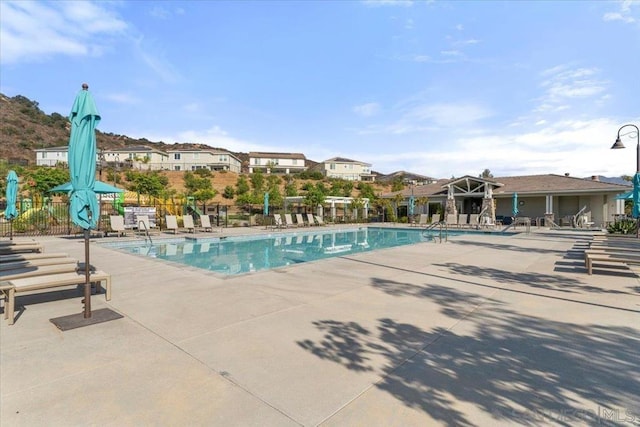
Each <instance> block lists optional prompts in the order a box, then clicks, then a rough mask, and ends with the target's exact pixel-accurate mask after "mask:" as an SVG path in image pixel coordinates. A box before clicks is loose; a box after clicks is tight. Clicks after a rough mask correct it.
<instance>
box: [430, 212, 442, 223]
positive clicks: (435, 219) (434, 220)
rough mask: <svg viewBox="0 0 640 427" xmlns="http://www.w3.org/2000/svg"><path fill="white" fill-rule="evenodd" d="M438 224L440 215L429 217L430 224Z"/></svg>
mask: <svg viewBox="0 0 640 427" xmlns="http://www.w3.org/2000/svg"><path fill="white" fill-rule="evenodd" d="M438 222H440V214H437V213H435V214H433V215H431V224H437V223H438Z"/></svg>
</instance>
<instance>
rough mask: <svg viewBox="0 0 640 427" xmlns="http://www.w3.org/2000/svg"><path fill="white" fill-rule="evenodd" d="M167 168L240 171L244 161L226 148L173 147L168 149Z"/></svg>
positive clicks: (177, 169) (176, 169)
mask: <svg viewBox="0 0 640 427" xmlns="http://www.w3.org/2000/svg"><path fill="white" fill-rule="evenodd" d="M167 154H168V156H169V160H168V162H167V164H166V166H167V168H168V169H170V170H175V171H193V170H197V169H209V170H212V171H230V172H236V173H240V169H241V166H242V162H241V161H240V159H238V158H237V157H236V156H235V155H233V154H231V153H229V152H228V151H224V150H215V149H211V150H200V149H171V150H168V151H167Z"/></svg>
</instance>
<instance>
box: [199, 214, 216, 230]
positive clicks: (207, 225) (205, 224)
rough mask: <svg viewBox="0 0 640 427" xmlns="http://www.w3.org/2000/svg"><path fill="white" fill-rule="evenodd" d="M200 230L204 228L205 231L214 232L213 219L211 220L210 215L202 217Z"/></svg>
mask: <svg viewBox="0 0 640 427" xmlns="http://www.w3.org/2000/svg"><path fill="white" fill-rule="evenodd" d="M200 228H202V229H203V230H204V231H211V232H213V227H212V226H211V218H209V215H204V214H203V215H200Z"/></svg>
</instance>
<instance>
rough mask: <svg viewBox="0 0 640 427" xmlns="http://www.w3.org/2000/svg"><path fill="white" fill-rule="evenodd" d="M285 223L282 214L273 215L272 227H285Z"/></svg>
mask: <svg viewBox="0 0 640 427" xmlns="http://www.w3.org/2000/svg"><path fill="white" fill-rule="evenodd" d="M283 227H284V224H283V223H282V216H280V214H274V215H273V225H272V226H271V228H283Z"/></svg>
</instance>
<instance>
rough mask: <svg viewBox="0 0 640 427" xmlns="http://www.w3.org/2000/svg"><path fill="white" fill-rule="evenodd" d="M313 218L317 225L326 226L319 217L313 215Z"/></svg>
mask: <svg viewBox="0 0 640 427" xmlns="http://www.w3.org/2000/svg"><path fill="white" fill-rule="evenodd" d="M313 217H314V218H315V219H316V222H317V223H318V225H327V224H325V222H324V220H323V219H322V217H321V216H320V215H314V216H313Z"/></svg>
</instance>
